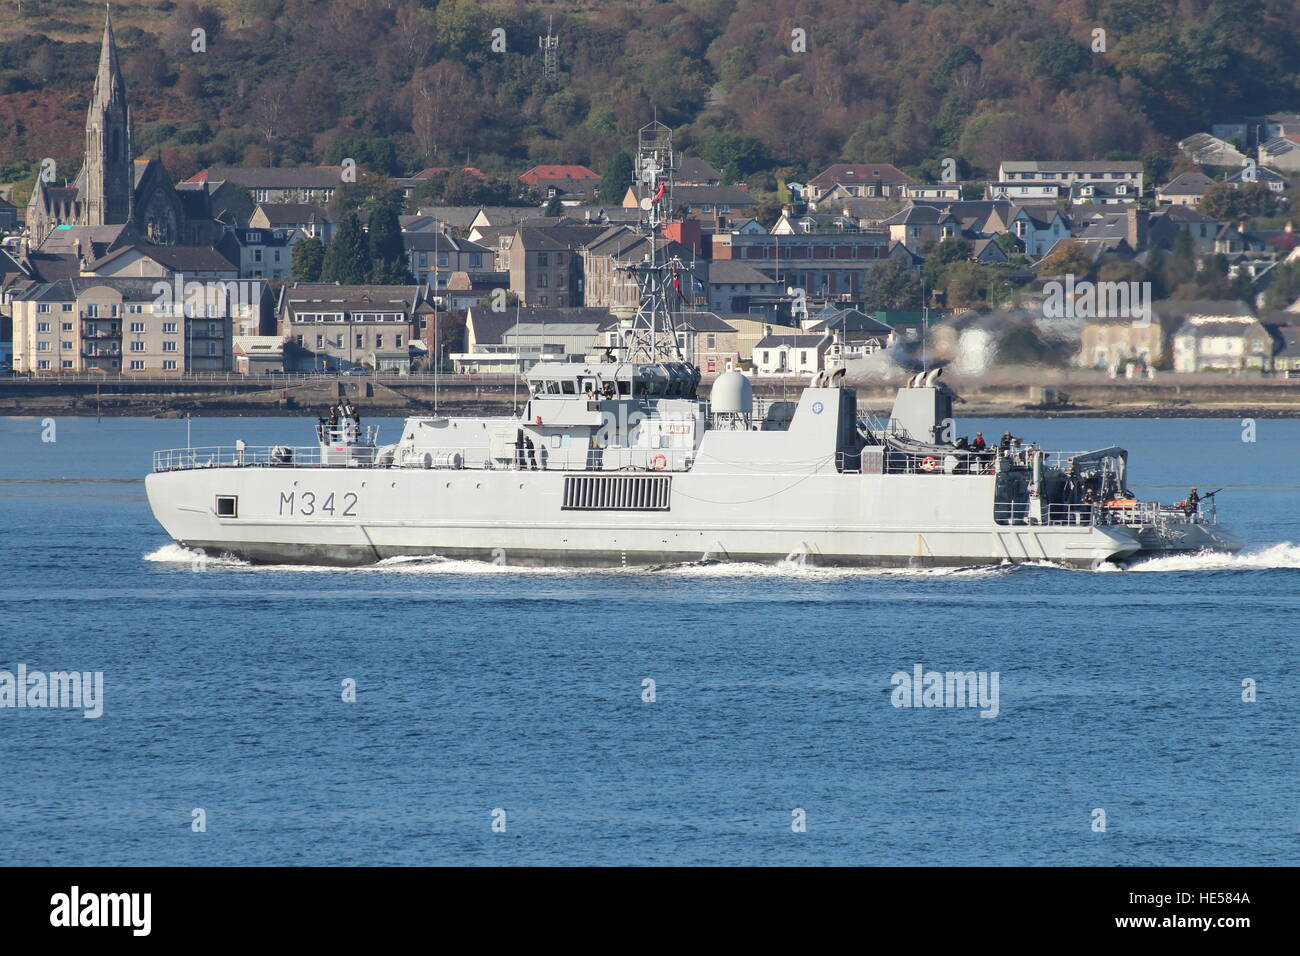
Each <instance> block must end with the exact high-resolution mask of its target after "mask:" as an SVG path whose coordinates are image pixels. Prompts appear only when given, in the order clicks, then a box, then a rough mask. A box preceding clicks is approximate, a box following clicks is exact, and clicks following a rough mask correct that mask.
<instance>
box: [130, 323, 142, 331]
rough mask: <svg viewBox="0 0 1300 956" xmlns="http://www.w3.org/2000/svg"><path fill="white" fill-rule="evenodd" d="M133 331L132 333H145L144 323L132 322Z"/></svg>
mask: <svg viewBox="0 0 1300 956" xmlns="http://www.w3.org/2000/svg"><path fill="white" fill-rule="evenodd" d="M131 331H132V332H143V331H144V323H143V322H132V323H131Z"/></svg>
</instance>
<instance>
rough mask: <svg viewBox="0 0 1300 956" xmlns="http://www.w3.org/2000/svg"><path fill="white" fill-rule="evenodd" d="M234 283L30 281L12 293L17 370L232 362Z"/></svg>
mask: <svg viewBox="0 0 1300 956" xmlns="http://www.w3.org/2000/svg"><path fill="white" fill-rule="evenodd" d="M229 285H231V284H230V283H223V282H219V281H215V280H209V281H206V282H195V283H193V284H192V286H191V287H185V286H182V289H183V292H182V294H180V295H178V294H177V285H176V284H175V283H174V282H173V281H171V280H167V279H158V278H139V277H133V278H105V277H100V276H86V277H76V278H68V279H60V280H58V281H57V282H49V283H40V284H33V285H29V286H27V287H26V288H24V289H21V290H18V291H16V292H15V293H14V294H13V296H12V299H11V302H10V304H11V308H12V309H13V320H14V370H15V371H16V372H29V373H32V374H35V375H57V374H60V373H62V374H71V373H85V372H104V373H108V374H116V373H125V374H135V375H173V374H174V375H180V374H182V373H185V372H224V371H229V370H230V368H231V337H232V325H233V322H232V319H231V315H232V312H233V311H234V308H235V303H234V302H232V296H231V295H230V294H229V288H228V287H229Z"/></svg>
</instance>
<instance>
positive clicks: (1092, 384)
mask: <svg viewBox="0 0 1300 956" xmlns="http://www.w3.org/2000/svg"><path fill="white" fill-rule="evenodd" d="M710 384H711V383H709V382H707V381H706V382H705V383H704V384H703V386H702V388H701V389H700V395H701V397H702V398H707V397H708V394H709V391H710ZM952 384H953V386H954V388H955V390H956V392H957V395H958V396H959V398H958V402H957V405H956V408H954V412H955V413H956V415H957V417H959V418H1255V419H1259V418H1263V419H1270V418H1272V419H1282V418H1300V380H1258V379H1257V380H1243V379H1235V380H1222V379H1220V380H1217V381H1213V380H1212V381H1205V380H1201V381H1191V382H1186V381H1171V380H1168V379H1166V380H1163V381H1160V382H1144V381H1109V382H1099V381H1096V380H1092V381H1087V380H1076V381H1062V382H1061V383H1060V384H1039V383H1035V382H1034V381H1033V380H1026V379H1024V378H1022V379H1020V380H1018V381H989V380H978V379H969V380H965V381H962V380H957V381H955V382H953V383H952ZM806 386H807V382H804V381H799V382H793V381H792V382H780V381H771V380H768V381H759V382H755V383H754V396H755V398H756V399H759V400H766V401H770V402H772V401H786V402H789V401H794V400H797V399H798V396H799V394H800V391H801V390H802V389H803V388H804V387H806ZM846 387H850V388H853V389H855V390H856V391H857V397H858V399H857V400H858V409H859V412H860V413H862V414H872V415H874V416H876V417H882V416H883V415H887V414H888V413H889V410H890V409H891V408H892V407H893V403H894V399H895V396H896V394H897V390H898V385H896V384H893V383H884V382H881V381H878V380H877V381H869V382H862V381H859V382H848V383H846ZM527 395H528V393H527V390H526V389H524V388H521V387H519V386H518V385H516V384H515V383H513V382H509V381H501V380H496V381H476V382H466V381H464V380H460V381H455V380H453V381H444V382H442V383H439V384H434V383H431V382H428V381H423V380H410V379H407V380H402V379H392V378H382V379H379V378H371V377H358V378H354V379H348V378H321V379H315V380H306V381H304V380H297V381H292V382H283V383H276V384H273V385H270V386H269V387H268V383H265V382H258V381H255V380H252V381H250V380H244V381H227V382H204V381H174V382H160V381H153V382H144V381H139V382H132V381H114V382H111V383H108V382H105V383H95V382H57V381H49V380H30V379H29V380H20V381H13V380H10V381H8V382H5V381H3V380H0V417H6V416H8V417H35V418H42V417H69V418H104V417H108V418H184V417H186V416H187V415H188V416H191V417H202V418H266V417H319V416H321V415H324V414H326V413H327V412H328V409H329V407H330V406H331V405H333V404H335V403H336V402H338V401H339V400H340V399H347V400H348V401H350V402H352V403H353V404H355V405H356V406H357V407H358V408H359V409H360V410H361V411H362V414H363V415H365V416H366V417H368V418H375V417H381V418H404V417H408V416H414V415H421V416H427V415H433V414H434V412H435V409H436V410H437V412H438V414H445V415H451V416H456V417H464V416H475V415H479V416H494V417H495V416H508V415H511V414H513V412H514V410H515V408H516V406H517V405H518V406H522V405H523V403H524V402H525V401H526V400H527Z"/></svg>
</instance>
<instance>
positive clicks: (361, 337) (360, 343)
mask: <svg viewBox="0 0 1300 956" xmlns="http://www.w3.org/2000/svg"><path fill="white" fill-rule="evenodd" d="M355 347H356V348H359V349H363V348H365V347H366V333H364V332H358V333H357V338H356V346H355Z"/></svg>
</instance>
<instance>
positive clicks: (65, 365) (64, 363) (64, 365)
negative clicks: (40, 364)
mask: <svg viewBox="0 0 1300 956" xmlns="http://www.w3.org/2000/svg"><path fill="white" fill-rule="evenodd" d="M59 367H60V368H72V359H64V360H63V361H62V362H60V363H59Z"/></svg>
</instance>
